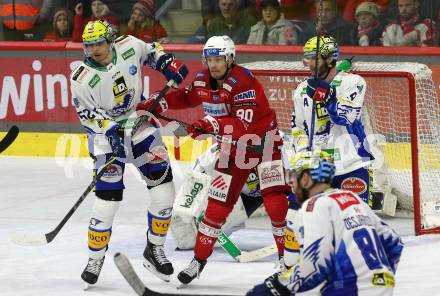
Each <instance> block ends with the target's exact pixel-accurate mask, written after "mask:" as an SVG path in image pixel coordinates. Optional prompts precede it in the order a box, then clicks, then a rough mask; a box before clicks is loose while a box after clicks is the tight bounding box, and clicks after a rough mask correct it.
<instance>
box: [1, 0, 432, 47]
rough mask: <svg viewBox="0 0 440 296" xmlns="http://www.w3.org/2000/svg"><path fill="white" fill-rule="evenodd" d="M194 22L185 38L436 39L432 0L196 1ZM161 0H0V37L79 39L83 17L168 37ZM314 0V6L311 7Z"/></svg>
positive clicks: (377, 42)
mask: <svg viewBox="0 0 440 296" xmlns="http://www.w3.org/2000/svg"><path fill="white" fill-rule="evenodd" d="M200 1H201V18H200V23H201V24H200V27H199V28H198V29H197V30H196V31H195V32H194V34H193V35H192V36H191V37H190V38H188V40H186V42H187V43H204V42H205V41H206V40H207V39H208V38H209V37H211V36H214V35H228V36H230V37H231V38H232V39H233V40H234V42H235V43H236V44H273V45H303V44H304V42H305V41H306V40H308V39H309V38H310V37H312V36H315V35H316V23H317V19H320V23H321V28H322V29H321V30H322V31H323V33H325V34H329V35H332V36H333V37H335V39H336V40H337V42H338V43H339V45H355V46H357V45H358V46H438V45H439V34H438V32H439V31H440V1H438V0H322V2H321V3H320V1H317V0H200ZM164 2H165V1H164V0H156V1H155V0H138V1H136V0H74V1H70V0H21V1H14V0H0V17H1V20H2V22H1V23H2V29H1V31H0V34H1V35H0V40H4V41H26V40H28V41H48V42H52V41H73V42H81V34H82V31H83V29H84V26H85V24H86V23H87V22H88V21H90V20H96V19H103V20H106V21H107V22H109V23H110V24H111V26H112V28H113V29H114V31H115V32H117V35H123V34H130V35H134V36H136V37H138V38H140V39H142V40H144V41H146V42H152V41H159V42H162V43H163V42H173V39H174V38H173V36H172V34H169V33H168V32H167V30H166V29H165V28H164V26H162V25H161V23H160V18H159V19H158V18H157V15H156V12H157V9H158V8H159V7H160V6H161V5H162V4H163V3H164ZM319 7H321V8H322V9H321V12H320V13H319V12H318V10H319Z"/></svg>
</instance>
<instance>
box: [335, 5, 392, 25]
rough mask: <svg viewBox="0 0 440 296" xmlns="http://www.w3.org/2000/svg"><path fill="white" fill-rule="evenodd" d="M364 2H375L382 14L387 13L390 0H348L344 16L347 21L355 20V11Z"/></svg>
mask: <svg viewBox="0 0 440 296" xmlns="http://www.w3.org/2000/svg"><path fill="white" fill-rule="evenodd" d="M364 2H374V3H376V4H377V5H378V6H379V8H380V15H385V14H386V10H387V7H388V4H389V3H390V0H347V3H346V4H345V7H344V11H343V12H342V17H343V18H344V20H345V21H346V22H349V23H352V22H354V21H355V11H356V8H357V7H359V4H361V3H364Z"/></svg>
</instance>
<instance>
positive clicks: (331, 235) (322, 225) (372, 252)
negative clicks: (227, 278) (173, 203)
mask: <svg viewBox="0 0 440 296" xmlns="http://www.w3.org/2000/svg"><path fill="white" fill-rule="evenodd" d="M291 169H292V175H291V181H292V190H293V191H294V192H295V193H296V196H297V201H298V202H299V203H300V204H301V208H300V210H299V212H298V215H297V216H296V218H295V221H293V225H294V231H295V233H296V234H297V237H298V238H299V243H300V246H301V248H300V257H299V260H298V263H297V264H296V265H295V266H294V267H292V268H291V269H290V270H288V271H285V272H283V273H276V274H274V275H272V276H270V277H269V278H267V279H266V280H265V281H264V283H262V284H260V285H257V286H255V287H254V288H253V289H252V290H250V291H249V292H248V293H247V295H248V296H262V295H277V296H280V295H281V296H283V295H286V296H287V295H295V294H296V293H297V292H298V293H299V292H304V291H308V290H311V289H313V288H315V287H317V286H318V285H321V284H323V286H322V288H321V290H320V292H321V295H338V296H339V295H344V296H355V295H366V296H375V295H392V294H393V290H394V284H395V278H394V276H395V274H396V270H397V265H398V263H399V259H400V255H401V253H402V250H403V243H402V241H401V239H400V237H399V236H398V235H397V234H396V233H395V232H394V231H393V229H391V227H389V226H388V225H387V224H385V222H383V221H382V220H381V219H380V218H379V217H378V216H376V215H375V214H374V213H373V211H372V210H371V209H370V207H369V206H368V205H367V204H366V203H364V202H363V201H362V199H361V198H360V197H359V195H357V194H355V193H353V192H351V191H348V190H341V189H333V188H331V187H330V184H331V182H332V179H333V177H334V173H335V166H334V164H333V159H332V157H331V156H330V155H329V154H328V153H326V152H324V151H321V150H313V151H303V152H301V153H299V154H297V155H296V156H295V157H293V159H292V161H291Z"/></svg>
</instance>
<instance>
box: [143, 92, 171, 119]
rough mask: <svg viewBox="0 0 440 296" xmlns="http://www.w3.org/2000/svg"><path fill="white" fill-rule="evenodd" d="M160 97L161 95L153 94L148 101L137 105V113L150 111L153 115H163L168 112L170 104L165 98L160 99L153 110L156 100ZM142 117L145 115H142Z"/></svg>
mask: <svg viewBox="0 0 440 296" xmlns="http://www.w3.org/2000/svg"><path fill="white" fill-rule="evenodd" d="M158 95H159V93H153V94H152V95H151V96H150V98H149V99H148V100H146V101H142V102H140V103H139V104H137V106H136V111H149V112H150V113H153V114H161V113H163V112H165V111H167V110H168V104H167V101H166V100H165V98H162V99H160V101H159V103H158V104H157V105H156V107H154V108H153V109H151V108H152V106H153V104H154V101H155V100H156V98H157V96H158ZM150 109H151V110H150ZM141 115H143V114H141Z"/></svg>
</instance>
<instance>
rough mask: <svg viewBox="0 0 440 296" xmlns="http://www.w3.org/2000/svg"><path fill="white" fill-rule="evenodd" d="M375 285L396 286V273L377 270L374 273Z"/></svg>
mask: <svg viewBox="0 0 440 296" xmlns="http://www.w3.org/2000/svg"><path fill="white" fill-rule="evenodd" d="M372 283H373V285H375V286H385V287H389V288H391V287H394V285H395V280H394V275H393V274H392V273H390V272H386V271H385V272H376V273H374V275H373V280H372Z"/></svg>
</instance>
